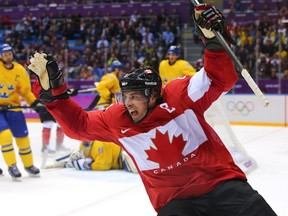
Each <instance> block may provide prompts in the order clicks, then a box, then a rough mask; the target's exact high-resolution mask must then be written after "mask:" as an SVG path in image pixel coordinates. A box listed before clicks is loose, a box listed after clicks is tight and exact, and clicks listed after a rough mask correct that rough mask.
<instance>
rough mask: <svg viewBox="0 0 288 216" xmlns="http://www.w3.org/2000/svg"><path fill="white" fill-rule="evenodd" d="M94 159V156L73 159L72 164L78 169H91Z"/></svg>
mask: <svg viewBox="0 0 288 216" xmlns="http://www.w3.org/2000/svg"><path fill="white" fill-rule="evenodd" d="M92 162H93V160H92V158H81V159H78V160H73V161H72V165H73V166H74V167H75V168H76V169H77V170H85V171H87V170H91V164H92Z"/></svg>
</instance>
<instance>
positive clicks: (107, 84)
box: [96, 72, 120, 109]
mask: <svg viewBox="0 0 288 216" xmlns="http://www.w3.org/2000/svg"><path fill="white" fill-rule="evenodd" d="M96 90H97V91H98V93H99V94H100V97H101V98H100V100H99V102H98V104H97V106H96V108H97V109H103V108H106V107H108V106H110V104H111V103H113V102H114V97H113V96H114V95H115V93H116V92H119V91H120V85H119V79H118V78H117V76H116V74H115V73H114V72H111V73H108V74H105V75H104V76H103V77H102V79H101V81H100V82H99V84H98V85H97V87H96Z"/></svg>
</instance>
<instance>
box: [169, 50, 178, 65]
mask: <svg viewBox="0 0 288 216" xmlns="http://www.w3.org/2000/svg"><path fill="white" fill-rule="evenodd" d="M167 56H168V59H169V63H170V64H174V63H175V62H176V60H177V59H178V56H177V55H176V54H175V53H172V52H169V53H167Z"/></svg>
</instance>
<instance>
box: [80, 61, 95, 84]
mask: <svg viewBox="0 0 288 216" xmlns="http://www.w3.org/2000/svg"><path fill="white" fill-rule="evenodd" d="M77 78H78V79H79V80H89V79H90V80H93V79H94V76H93V73H92V67H90V66H88V65H87V64H85V65H83V66H81V68H80V71H79V74H78V76H77Z"/></svg>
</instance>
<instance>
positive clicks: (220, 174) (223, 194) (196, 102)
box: [29, 5, 276, 216]
mask: <svg viewBox="0 0 288 216" xmlns="http://www.w3.org/2000/svg"><path fill="white" fill-rule="evenodd" d="M194 16H195V20H196V24H197V25H198V28H199V30H200V31H201V32H202V35H203V36H204V40H205V47H206V49H205V54H204V56H205V64H204V68H202V69H201V70H200V71H199V72H198V73H196V74H195V75H194V76H193V77H188V76H187V77H183V78H179V79H175V80H173V81H172V82H170V83H169V84H168V85H167V86H166V87H165V89H164V90H163V92H162V93H161V79H160V76H159V75H158V73H157V72H156V71H154V70H153V69H151V68H139V69H135V70H133V71H132V72H131V73H128V74H126V75H125V76H124V77H123V79H122V80H121V81H120V87H121V92H122V102H123V103H118V104H113V105H111V106H110V107H109V108H108V109H106V110H105V111H93V112H86V111H84V110H83V109H82V108H81V107H80V106H78V105H77V104H76V103H75V102H74V101H73V100H72V99H71V98H69V95H68V94H67V87H66V84H65V81H64V78H63V73H62V71H61V70H60V69H59V68H58V65H57V63H56V61H55V60H54V59H53V57H51V56H49V55H46V54H44V53H41V54H40V53H36V54H35V55H34V57H32V58H31V60H30V61H31V64H30V65H29V68H30V70H32V71H33V72H34V73H36V74H37V75H38V77H39V79H40V82H41V85H42V87H43V89H46V91H44V92H43V94H42V95H41V96H40V98H42V100H43V101H44V102H45V103H46V107H47V109H48V110H49V111H50V112H51V114H52V115H53V116H54V117H55V119H56V120H57V121H58V122H59V124H60V125H61V126H62V128H63V130H64V131H65V134H67V135H68V136H70V137H71V138H74V139H79V140H87V141H89V140H101V141H111V142H114V143H116V144H118V145H119V146H121V147H122V148H123V149H124V150H126V151H127V153H128V154H129V155H130V156H131V158H132V159H133V161H134V163H135V165H136V167H137V169H138V172H139V174H140V176H141V179H142V181H143V184H144V186H145V188H146V191H147V194H148V196H149V198H150V201H151V203H152V205H153V207H154V209H155V210H156V211H157V212H158V216H192V215H205V216H206V215H209V216H210V215H211V216H212V215H213V216H217V215H219V216H220V215H221V216H222V215H233V216H234V215H238V216H252V215H253V216H256V215H257V216H259V215H261V216H264V215H265V216H272V215H273V216H274V215H276V214H275V213H274V211H273V210H272V209H271V207H270V206H269V204H268V203H267V202H266V201H265V200H264V198H263V197H262V196H261V195H260V194H259V193H258V192H257V191H255V190H254V189H252V187H251V186H250V185H249V183H248V182H247V179H246V176H245V174H244V173H243V172H242V171H241V170H240V169H239V167H238V166H237V165H236V164H235V163H234V162H233V159H232V157H231V155H230V154H229V152H228V150H227V149H226V147H225V146H224V145H223V143H222V141H221V139H220V138H219V137H218V135H217V134H216V133H215V132H214V130H213V129H212V128H211V127H210V126H209V125H208V123H207V122H206V121H205V118H204V112H205V110H207V109H208V108H209V106H210V105H211V104H212V102H213V101H215V100H217V98H218V97H219V96H220V95H221V94H223V93H226V92H228V91H229V90H230V89H231V88H232V86H233V85H234V84H235V82H236V81H237V74H236V71H235V69H234V66H233V63H232V61H231V60H230V58H229V56H228V55H227V53H226V52H225V51H224V50H223V49H222V47H221V45H220V44H219V43H218V41H217V40H216V38H215V36H214V34H213V32H212V31H211V29H214V30H219V31H220V32H221V33H222V34H223V35H225V38H226V39H227V40H228V39H229V36H228V35H226V34H225V33H226V23H225V18H224V17H223V15H222V14H221V13H220V12H219V10H217V9H216V8H215V7H213V6H211V5H201V6H199V7H196V12H195V14H194ZM204 28H205V29H204ZM135 214H137V213H135Z"/></svg>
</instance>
